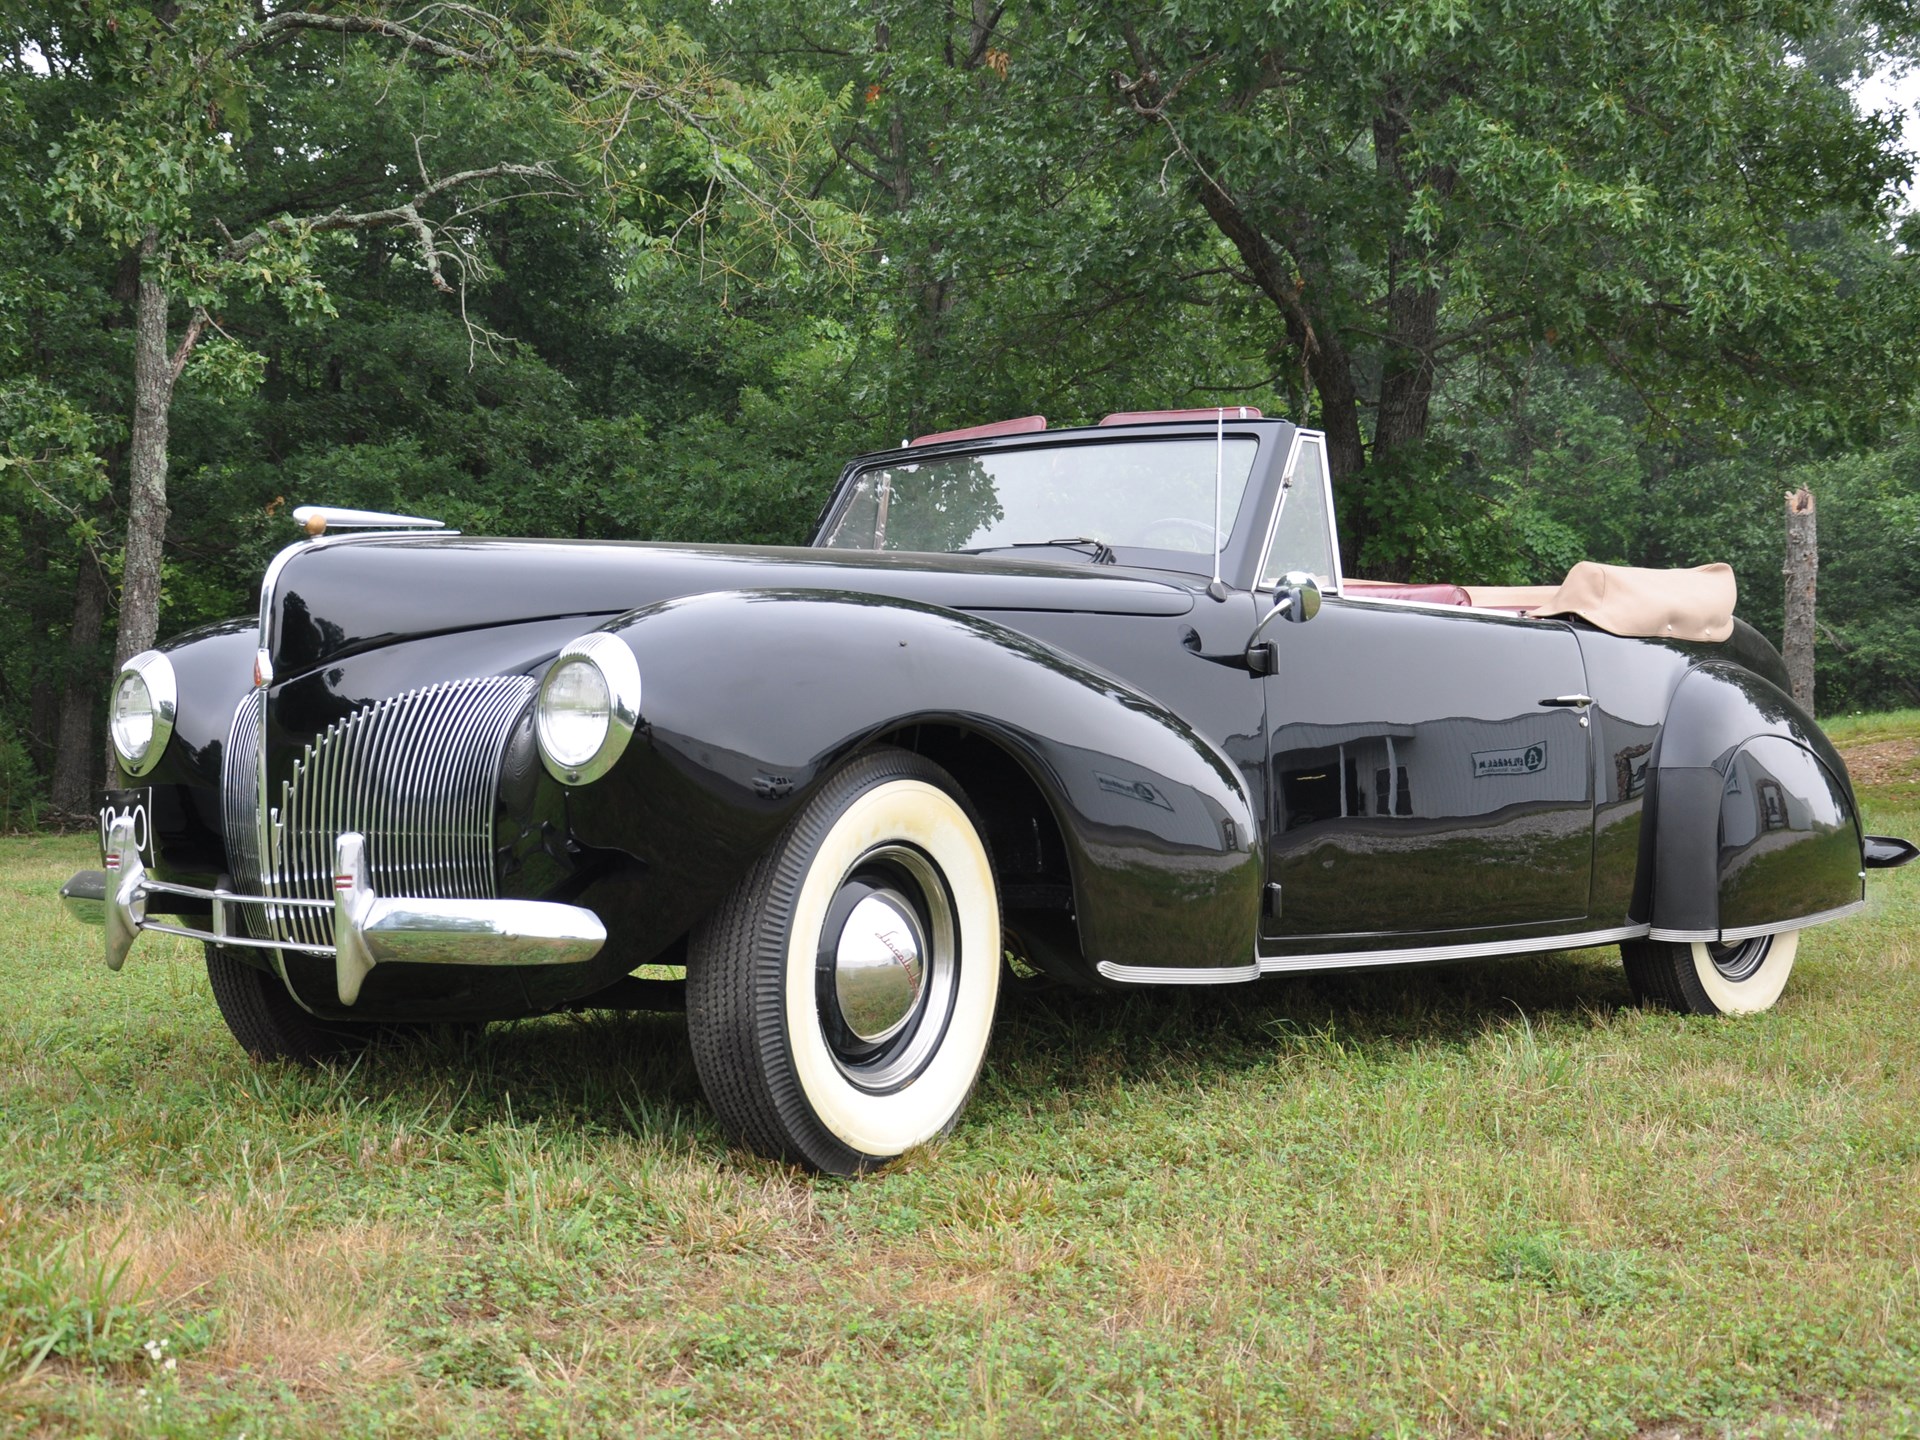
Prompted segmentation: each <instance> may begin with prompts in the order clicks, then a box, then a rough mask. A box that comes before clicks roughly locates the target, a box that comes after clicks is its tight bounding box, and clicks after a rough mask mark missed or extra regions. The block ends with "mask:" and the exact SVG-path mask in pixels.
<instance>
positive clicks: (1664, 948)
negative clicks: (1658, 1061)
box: [1620, 930, 1800, 1015]
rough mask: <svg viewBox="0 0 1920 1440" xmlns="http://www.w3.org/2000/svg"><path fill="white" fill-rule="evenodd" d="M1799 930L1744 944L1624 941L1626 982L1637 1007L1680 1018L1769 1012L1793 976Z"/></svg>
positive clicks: (1758, 938)
mask: <svg viewBox="0 0 1920 1440" xmlns="http://www.w3.org/2000/svg"><path fill="white" fill-rule="evenodd" d="M1799 948H1800V932H1799V931H1797V930H1788V931H1785V932H1783V933H1781V934H1778V935H1756V936H1754V937H1753V938H1752V939H1749V940H1737V941H1728V942H1726V943H1724V944H1723V943H1720V942H1717V941H1711V940H1691V941H1688V940H1629V941H1626V942H1625V943H1623V944H1622V945H1621V946H1620V958H1621V959H1622V960H1624V961H1626V964H1627V984H1628V985H1630V986H1631V987H1632V989H1633V993H1634V998H1635V999H1637V1000H1638V1001H1639V1002H1640V1003H1641V1004H1642V1005H1653V1006H1658V1007H1659V1008H1661V1009H1663V1010H1678V1011H1679V1012H1680V1013H1681V1014H1683V1015H1751V1014H1754V1013H1755V1012H1756V1011H1760V1010H1767V1009H1770V1008H1772V1006H1773V1002H1774V1001H1776V1000H1778V999H1779V998H1780V992H1781V991H1782V990H1783V989H1785V988H1786V984H1787V977H1788V976H1789V975H1790V974H1792V973H1793V957H1794V953H1795V952H1796V951H1797V950H1798V949H1799Z"/></svg>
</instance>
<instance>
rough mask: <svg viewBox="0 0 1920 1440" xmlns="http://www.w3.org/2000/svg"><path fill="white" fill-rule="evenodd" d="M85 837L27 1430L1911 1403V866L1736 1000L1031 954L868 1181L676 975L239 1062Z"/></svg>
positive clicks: (36, 1112) (1661, 1418)
mask: <svg viewBox="0 0 1920 1440" xmlns="http://www.w3.org/2000/svg"><path fill="white" fill-rule="evenodd" d="M1900 725H1903V726H1904V727H1905V733H1908V734H1920V715H1913V716H1910V717H1907V718H1906V719H1905V720H1904V721H1902V722H1900ZM1883 729H1884V727H1883ZM1897 729H1898V727H1896V730H1897ZM1887 733H1894V732H1892V731H1889V732H1887ZM1872 734H1873V735H1874V736H1876V737H1878V738H1885V735H1883V734H1882V733H1881V731H1873V732H1872ZM1865 804H1866V808H1867V811H1868V820H1869V823H1870V825H1871V826H1872V827H1873V828H1875V829H1878V830H1881V831H1885V832H1890V833H1894V834H1905V835H1909V836H1920V787H1916V786H1914V785H1911V784H1904V783H1902V784H1896V785H1889V786H1886V787H1884V788H1883V789H1880V790H1870V791H1868V792H1866V794H1865ZM88 853H89V852H88V847H87V845H86V843H85V842H77V841H70V840H48V839H12V840H6V841H4V842H0V926H3V927H4V928H3V929H0V933H3V934H4V935H5V936H6V939H5V941H4V942H0V987H3V988H4V994H5V995H6V996H7V998H8V1004H7V1008H6V1012H5V1014H4V1018H0V1434H4V1435H8V1436H12V1435H49V1436H54V1435H88V1436H93V1435H99V1436H121V1435H173V1436H196V1437H197V1436H225V1437H232V1436H236V1435H238V1434H240V1433H241V1432H245V1434H246V1435H247V1436H249V1437H261V1436H289V1437H291V1436H314V1437H329V1440H333V1437H360V1436H377V1435H395V1436H400V1435H405V1436H414V1435H448V1436H454V1435H460V1436H465V1435H474V1434H487V1435H525V1436H599V1435H606V1436H616V1435H617V1436H630V1435H652V1434H676V1433H700V1434H735V1433H738V1434H752V1435H780V1436H786V1435H811V1434H822V1435H843V1434H881V1435H888V1436H894V1437H906V1436H918V1435H921V1434H931V1433H940V1434H948V1433H951V1434H962V1435H1016V1436H1017V1435H1040V1434H1073V1435H1087V1434H1111V1433H1137V1434H1143V1435H1216V1434H1219V1435H1259V1436H1287V1435H1294V1436H1323V1435H1326V1436H1341V1435H1355V1436H1359V1435H1367V1436H1372V1435H1402V1436H1428V1435H1480V1434H1493V1435H1503V1436H1505V1435H1511V1436H1576V1435H1577V1436H1585V1435H1597V1436H1633V1435H1643V1436H1649V1437H1651V1436H1692V1435H1703V1436H1704V1435H1713V1436H1718V1435H1721V1434H1738V1435H1748V1434H1752V1435H1765V1436H1783V1437H1785V1436H1812V1435H1830V1434H1849V1435H1862V1436H1865V1435H1874V1436H1879V1435H1909V1436H1915V1435H1920V954H1917V953H1916V946H1915V930H1916V921H1920V866H1916V867H1913V869H1912V870H1910V871H1902V872H1898V873H1894V874H1890V875H1876V876H1874V877H1873V879H1872V881H1871V884H1870V892H1871V897H1872V898H1871V906H1870V909H1869V912H1868V914H1867V915H1865V916H1864V917H1861V918H1859V919H1856V920H1853V921H1850V922H1848V923H1846V924H1843V925H1840V926H1836V927H1830V928H1827V929H1823V930H1817V931H1814V932H1811V933H1810V934H1809V935H1808V936H1807V937H1806V938H1805V940H1804V941H1803V944H1802V946H1801V952H1800V953H1801V959H1800V963H1799V967H1798V969H1797V971H1796V973H1795V976H1794V979H1793V981H1792V983H1791V985H1790V986H1789V988H1788V991H1787V994H1786V997H1785V998H1784V1000H1783V1002H1782V1004H1781V1005H1780V1007H1779V1008H1778V1009H1777V1010H1776V1011H1774V1012H1773V1013H1772V1014H1770V1015H1766V1016H1761V1017H1756V1018H1752V1019H1746V1020H1738V1021H1709V1020H1692V1019H1681V1018H1678V1017H1674V1016H1669V1015H1659V1014H1648V1013H1642V1012H1639V1011H1637V1010H1634V1009H1631V1008H1629V1007H1628V1005H1627V991H1626V986H1625V984H1624V982H1623V980H1622V977H1621V972H1620V968H1619V965H1618V962H1617V959H1616V957H1615V956H1614V954H1613V952H1611V951H1598V952H1589V953H1585V954H1580V955H1563V956H1556V957H1550V958H1547V959H1545V960H1517V961H1489V962H1485V963H1481V964H1476V965H1470V966H1455V967H1448V968H1436V969H1429V970H1417V971H1403V972H1397V973H1388V974H1381V975H1374V976H1358V975H1349V976H1333V977H1323V978H1307V979H1286V980H1282V979H1275V980H1269V981H1264V982H1261V983H1260V984H1259V985H1257V986H1253V987H1247V988H1241V989H1222V990H1215V991H1210V992H1205V993H1195V994H1192V995H1185V994H1164V993H1156V994H1148V995H1140V996H1132V997H1108V998H1098V999H1080V1000H1065V999H1058V998H1046V997H1040V996H1034V995H1029V994H1018V995H1014V996H1011V997H1010V998H1009V999H1008V1001H1007V1003H1006V1005H1005V1007H1004V1010H1003V1015H1002V1023H1001V1026H1000V1028H999V1030H998V1031H997V1032H996V1039H995V1043H994V1048H993V1052H992V1054H991V1056H990V1058H989V1061H988V1068H987V1073H986V1077H985V1079H984V1081H983V1083H982V1086H981V1089H980V1093H979V1094H978V1096H977V1097H976V1099H975V1101H974V1104H973V1106H972V1108H971V1109H970V1110H969V1111H968V1112H967V1115H966V1118H965V1120H964V1121H963V1123H962V1124H961V1126H960V1128H959V1130H958V1132H957V1133H956V1134H955V1135H954V1136H953V1137H952V1138H951V1139H950V1140H948V1141H946V1142H945V1143H943V1144H942V1145H940V1146H938V1147H937V1148H935V1149H933V1150H931V1151H929V1152H926V1153H922V1154H917V1155H914V1156H912V1157H909V1158H908V1160H907V1161H905V1162H904V1163H903V1164H901V1165H899V1166H897V1167H896V1168H895V1169H894V1170H892V1171H891V1172H889V1173H887V1174H884V1175H881V1176H877V1177H873V1178H870V1179H867V1180H863V1181H859V1182H852V1183H849V1182H840V1181H827V1180H818V1179H814V1178H810V1177H807V1176H803V1175H800V1174H797V1173H794V1172H792V1171H789V1170H787V1169H785V1168H782V1167H779V1166H774V1165H768V1164H763V1163H760V1162H756V1161H752V1160H749V1159H746V1158H743V1157H742V1156H740V1155H738V1154H735V1153H732V1152H730V1151H729V1150H728V1149H727V1148H726V1147H725V1146H724V1144H723V1143H722V1142H721V1139H720V1137H719V1135H718V1133H717V1132H716V1131H715V1129H714V1126H713V1123H712V1121H711V1119H710V1117H709V1115H708V1113H707V1111H706V1109H705V1107H704V1105H703V1104H702V1103H701V1101H700V1098H699V1094H698V1090H697V1087H696V1084H695V1081H694V1077H693V1073H692V1067H691V1064H690V1062H689V1058H688V1054H687V1047H686V1040H685V1038H684V1035H683V1032H682V1029H681V1027H680V1025H679V1024H678V1023H677V1022H676V1020H675V1019H674V1018H673V1017H633V1018H609V1019H599V1018H596V1019H566V1020H551V1021H542V1022H537V1023H526V1024H520V1025H512V1026H495V1027H493V1028H492V1029H490V1030H489V1031H487V1032H486V1034H485V1035H484V1036H482V1037H479V1038H478V1039H472V1038H469V1039H468V1040H466V1041H465V1042H463V1043H455V1042H451V1041H449V1042H443V1043H441V1044H439V1045H438V1046H435V1045H423V1046H419V1047H415V1048H411V1049H403V1050H399V1051H394V1052H389V1053H385V1054H380V1055H376V1056H372V1057H368V1058H365V1059H363V1060H362V1061H361V1062H360V1063H359V1064H358V1065H357V1066H356V1067H354V1068H351V1069H343V1070H340V1071H338V1072H324V1071H323V1072H317V1073H314V1072H301V1071H298V1070H294V1069H289V1068H282V1067H256V1066H254V1065H251V1064H249V1063H248V1062H247V1061H246V1060H245V1059H244V1058H243V1057H242V1056H241V1055H240V1054H239V1052H238V1050H237V1049H236V1047H235V1046H234V1045H233V1043H232V1042H231V1041H230V1040H229V1039H228V1037H227V1035H226V1032H225V1030H224V1028H223V1027H222V1026H221V1023H220V1021H219V1018H218V1017H217V1015H216V1014H215V1012H214V1009H213V1005H212V1002H211V1000H210V998H209V997H208V994H207V991H206V986H205V980H204V976H203V974H202V972H201V970H200V968H199V963H198V958H197V955H196V954H195V953H194V952H193V951H191V950H189V949H188V948H187V947H186V946H185V945H176V944H173V943H171V942H167V941H165V940H162V939H156V938H154V937H149V938H147V939H144V940H142V941H141V942H140V945H139V947H138V948H137V949H136V950H135V952H134V955H133V957H132V959H131V960H130V961H129V963H128V965H127V968H126V969H125V971H123V972H122V973H121V974H119V975H111V974H109V973H108V972H107V971H106V969H105V968H104V966H103V964H102V963H101V961H100V959H99V956H98V949H97V941H98V932H97V931H82V930H80V929H79V928H77V927H71V926H69V925H68V924H67V923H66V922H65V921H64V919H63V918H62V917H61V915H60V913H59V908H58V902H57V900H56V898H55V890H56V887H57V886H58V884H59V882H60V880H62V879H63V878H65V876H66V875H67V874H69V873H70V872H71V871H72V870H73V869H75V868H77V867H78V866H80V865H82V864H85V863H89V862H88ZM169 1361H173V1362H175V1363H174V1364H173V1365H172V1366H171V1367H169V1364H168V1362H169Z"/></svg>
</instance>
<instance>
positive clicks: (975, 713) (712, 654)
mask: <svg viewBox="0 0 1920 1440" xmlns="http://www.w3.org/2000/svg"><path fill="white" fill-rule="evenodd" d="M1143 624H1148V625H1150V624H1151V622H1143ZM607 628H608V629H609V630H610V631H612V632H613V633H615V634H617V635H619V636H620V637H621V638H622V639H624V640H625V641H626V642H627V644H628V645H629V646H630V647H631V648H632V650H633V653H634V656H635V658H636V660H637V661H638V662H639V666H640V674H641V687H642V690H641V707H640V708H641V723H640V727H639V730H638V731H637V732H636V734H635V736H634V739H633V742H632V744H631V745H630V746H629V747H628V749H627V752H626V753H625V755H623V756H622V758H621V760H620V762H619V763H618V764H617V765H616V766H615V767H614V769H613V770H612V771H611V772H610V773H609V774H608V775H607V776H605V777H604V778H603V779H601V780H599V781H598V782H595V783H593V784H590V785H586V786H583V787H580V788H579V789H577V790H575V791H573V792H572V794H571V796H570V797H569V816H570V821H571V826H572V830H573V834H574V836H575V837H576V839H577V840H578V841H579V842H580V843H582V844H585V845H587V846H591V847H599V848H606V849H618V850H622V851H624V852H626V853H627V854H629V855H631V856H633V857H634V858H635V859H637V860H638V861H640V862H641V863H640V864H639V866H637V867H634V869H633V872H632V875H633V878H632V879H631V880H630V881H629V882H628V884H627V886H626V887H625V888H626V890H627V893H626V894H625V895H624V896H623V897H621V898H620V899H619V900H618V901H617V902H616V901H615V900H614V897H612V896H607V897H604V899H605V901H606V902H607V904H608V905H610V906H612V908H617V909H618V910H619V911H621V912H622V913H621V914H620V915H618V916H617V917H610V918H609V925H608V928H609V930H610V931H611V932H612V933H613V934H614V935H615V936H616V937H619V936H621V935H622V934H623V932H625V933H626V934H628V935H630V936H632V939H633V941H634V944H635V945H636V947H637V949H638V950H639V951H642V952H650V951H652V950H656V949H659V948H663V947H664V946H665V945H666V944H667V943H668V942H670V941H671V940H672V939H673V938H675V937H676V936H677V935H679V934H680V933H682V932H683V931H685V930H686V929H687V928H688V927H689V926H691V925H692V924H694V923H695V922H696V921H697V920H698V919H699V918H700V917H701V916H702V915H704V914H705V913H706V912H707V911H709V910H710V909H712V907H713V906H714V905H715V904H716V903H717V902H718V901H719V900H720V899H721V898H722V897H723V896H724V895H725V894H726V893H727V892H728V890H730V889H731V888H732V887H733V886H734V885H735V884H736V883H737V882H738V881H739V880H740V879H741V877H742V876H744V875H745V874H746V872H747V871H748V869H749V868H751V866H752V865H753V864H754V862H755V861H756V860H757V859H758V858H759V857H760V855H761V854H763V853H764V852H765V850H766V849H767V847H768V846H769V845H771V844H772V843H773V841H774V840H775V838H776V837H777V836H778V835H779V833H780V830H781V829H782V827H783V826H785V825H786V824H787V822H788V821H789V820H790V819H792V817H793V816H794V814H795V813H796V812H797V811H798V810H799V809H800V807H801V806H802V805H804V804H805V803H806V801H807V799H808V798H809V797H810V796H811V795H812V794H813V792H814V790H815V789H816V788H817V787H818V786H819V785H820V784H821V783H822V782H823V781H824V780H825V778H826V777H827V776H828V775H829V774H831V773H832V772H833V770H834V769H835V768H836V767H838V766H839V765H840V764H841V763H842V762H843V761H844V760H845V759H846V758H847V757H848V756H849V755H851V754H853V753H854V752H856V751H858V750H859V749H860V748H862V747H863V746H864V745H866V744H868V743H870V742H872V741H873V740H874V739H875V737H878V736H882V735H886V736H888V737H889V739H890V742H891V743H907V744H911V743H912V727H913V726H914V725H916V724H921V725H938V726H942V727H954V728H957V729H959V730H961V731H963V732H966V733H969V734H973V735H977V736H979V737H981V738H983V739H985V740H987V741H989V742H991V743H993V744H995V745H996V746H998V747H999V748H1000V749H1002V750H1003V751H1004V752H1005V753H1006V754H1007V755H1008V756H1010V757H1011V758H1012V759H1013V760H1014V761H1015V762H1016V763H1017V764H1019V765H1020V767H1021V768H1022V769H1023V770H1024V771H1025V772H1026V773H1027V775H1029V776H1030V777H1031V778H1032V780H1033V781H1034V784H1035V785H1036V787H1037V788H1038V789H1039V791H1040V792H1041V794H1042V796H1043V797H1044V799H1045V801H1046V803H1047V805H1048V806H1049V808H1050V809H1051V810H1052V812H1053V817H1054V821H1055V823H1056V825H1057V826H1058V828H1059V831H1060V834H1061V837H1062V839H1063V840H1064V843H1065V847H1066V850H1067V854H1068V864H1069V869H1070V871H1071V877H1072V885H1073V902H1074V913H1075V918H1076V920H1077V922H1078V929H1079V936H1080V941H1081V946H1082V948H1083V951H1084V954H1085V957H1086V958H1087V960H1088V961H1090V962H1092V961H1099V960H1111V961H1113V962H1115V963H1118V964H1123V965H1153V966H1157V967H1193V968H1210V967H1218V966H1223V965H1228V964H1244V963H1245V962H1246V960H1247V958H1248V957H1249V955H1250V954H1251V951H1252V946H1253V941H1254V935H1255V932H1256V929H1257V926H1258V915H1259V883H1260V873H1261V871H1260V864H1259V861H1258V858H1257V855H1256V851H1257V849H1258V829H1257V818H1256V817H1257V813H1258V812H1257V810H1256V808H1255V806H1254V804H1253V803H1252V800H1251V797H1250V796H1249V794H1248V791H1247V788H1246V783H1245V781H1244V779H1243V778H1242V776H1241V774H1240V772H1239V770H1238V769H1237V768H1236V767H1235V766H1234V765H1233V764H1232V762H1231V761H1229V760H1228V759H1227V757H1226V756H1225V755H1224V754H1222V753H1221V752H1220V750H1219V749H1218V748H1217V747H1216V746H1215V745H1214V744H1212V743H1211V742H1210V741H1208V740H1207V739H1206V738H1205V737H1204V736H1202V735H1200V734H1199V733H1198V732H1196V731H1195V730H1194V729H1193V728H1192V727H1191V726H1189V725H1188V724H1187V723H1186V722H1185V721H1184V720H1182V719H1181V718H1180V717H1179V716H1178V715H1175V714H1173V713H1172V712H1171V711H1169V710H1168V709H1166V708H1165V707H1164V706H1163V705H1162V704H1161V703H1160V702H1159V701H1157V700H1155V699H1153V698H1152V697H1150V696H1148V695H1146V694H1143V693H1142V692H1140V691H1139V690H1137V689H1135V688H1133V687H1132V686H1130V685H1128V684H1127V683H1126V682H1125V681H1123V680H1120V679H1118V678H1116V677H1115V676H1113V675H1110V674H1106V673H1104V672H1102V671H1099V670H1097V669H1095V668H1093V667H1091V666H1089V665H1087V664H1085V663H1084V662H1082V661H1080V660H1077V659H1075V658H1073V657H1072V656H1069V655H1067V654H1064V653H1063V652H1061V651H1059V650H1057V649H1055V648H1053V647H1051V646H1048V645H1046V644H1044V643H1042V642H1040V641H1038V640H1036V639H1034V638H1033V637H1031V636H1029V635H1023V634H1021V633H1019V632H1018V631H1015V630H1011V629H1009V628H1007V627H1006V626H1003V625H999V624H996V623H994V622H993V621H990V620H983V619H980V618H978V617H976V616H971V615H966V614H962V613H960V612H958V611H953V610H947V609H943V608H940V607H936V606H930V605H924V604H918V603H915V602H911V601H905V600H896V599H884V598H876V597H873V596H868V595H854V594H844V593H833V592H819V591H733V592H722V593H713V594H706V595H700V596H695V597H690V598H686V599H677V600H670V601H666V602H664V603H661V604H658V605H653V606H649V607H647V608H646V609H643V610H639V611H636V612H634V613H632V614H630V615H627V616H624V617H622V618H621V619H620V620H619V621H617V622H615V623H614V624H613V625H611V626H608V627H607ZM1169 643H1174V642H1173V641H1172V640H1171V639H1170V640H1169ZM602 898H603V897H594V898H593V899H592V900H591V901H590V902H589V903H595V904H596V908H600V902H601V900H602ZM603 913H604V912H603Z"/></svg>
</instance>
